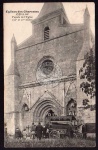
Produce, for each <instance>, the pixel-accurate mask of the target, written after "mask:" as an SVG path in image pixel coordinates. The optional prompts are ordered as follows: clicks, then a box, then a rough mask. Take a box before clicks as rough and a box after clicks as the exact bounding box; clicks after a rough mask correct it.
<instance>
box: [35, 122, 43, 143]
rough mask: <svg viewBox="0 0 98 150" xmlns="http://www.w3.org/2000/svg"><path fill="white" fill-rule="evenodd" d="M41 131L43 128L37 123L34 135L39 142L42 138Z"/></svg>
mask: <svg viewBox="0 0 98 150" xmlns="http://www.w3.org/2000/svg"><path fill="white" fill-rule="evenodd" d="M42 131H43V127H42V125H41V123H40V122H39V124H38V125H37V126H36V135H37V138H38V139H39V140H41V138H42Z"/></svg>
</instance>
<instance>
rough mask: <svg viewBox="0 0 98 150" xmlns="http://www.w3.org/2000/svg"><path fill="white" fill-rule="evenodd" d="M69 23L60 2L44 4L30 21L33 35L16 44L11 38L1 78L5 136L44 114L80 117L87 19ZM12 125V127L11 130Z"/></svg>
mask: <svg viewBox="0 0 98 150" xmlns="http://www.w3.org/2000/svg"><path fill="white" fill-rule="evenodd" d="M83 18H84V22H83V23H82V24H71V23H70V22H69V19H68V17H67V15H66V12H65V10H64V7H63V4H62V3H45V4H44V5H43V7H42V9H41V12H40V13H39V15H38V17H37V18H36V19H34V20H33V21H32V22H31V23H32V35H31V36H30V37H29V38H27V39H26V40H25V41H23V42H22V43H21V44H19V45H17V42H16V39H15V37H14V36H13V37H12V40H11V64H10V67H9V69H8V71H7V73H6V75H5V81H6V82H5V83H6V86H5V93H6V98H5V107H4V109H5V120H6V122H7V126H8V132H9V133H14V132H15V128H16V127H19V128H20V129H21V130H22V129H24V128H25V127H27V126H28V125H31V124H32V122H34V123H35V124H37V123H38V122H39V121H40V122H41V123H42V124H45V123H46V122H47V116H51V115H52V116H53V115H54V116H63V115H74V116H76V117H77V116H79V108H80V107H81V105H82V100H83V94H80V93H81V89H80V78H79V68H80V67H81V66H82V64H83V61H84V55H85V54H86V52H87V51H89V49H90V46H91V37H92V33H91V30H90V15H89V11H88V8H86V9H85V12H84V16H83ZM10 126H11V128H10Z"/></svg>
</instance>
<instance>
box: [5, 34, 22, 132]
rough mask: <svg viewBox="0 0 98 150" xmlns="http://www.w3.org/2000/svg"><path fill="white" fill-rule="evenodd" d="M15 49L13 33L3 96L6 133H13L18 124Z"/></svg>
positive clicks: (17, 81) (17, 76) (17, 74)
mask: <svg viewBox="0 0 98 150" xmlns="http://www.w3.org/2000/svg"><path fill="white" fill-rule="evenodd" d="M16 49H17V43H16V39H15V37H14V35H13V37H12V39H11V64H10V66H9V68H8V70H7V73H6V74H5V98H4V113H5V118H4V119H5V122H6V123H7V128H8V133H10V134H14V133H15V127H16V126H18V122H17V120H18V119H17V118H16V116H17V113H18V112H17V111H16V110H17V109H16V108H17V105H18V101H19V97H18V83H19V72H18V69H17V63H16Z"/></svg>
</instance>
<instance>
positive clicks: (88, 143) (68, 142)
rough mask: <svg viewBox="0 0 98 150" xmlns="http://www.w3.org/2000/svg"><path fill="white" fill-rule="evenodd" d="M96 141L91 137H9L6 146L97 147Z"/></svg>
mask: <svg viewBox="0 0 98 150" xmlns="http://www.w3.org/2000/svg"><path fill="white" fill-rule="evenodd" d="M95 146H96V141H95V140H91V139H86V140H85V139H70V138H66V139H41V141H38V140H37V139H35V140H30V139H28V140H24V139H19V140H17V139H7V140H5V142H4V147H5V148H15V147H16V148H18V147H22V148H32V147H95Z"/></svg>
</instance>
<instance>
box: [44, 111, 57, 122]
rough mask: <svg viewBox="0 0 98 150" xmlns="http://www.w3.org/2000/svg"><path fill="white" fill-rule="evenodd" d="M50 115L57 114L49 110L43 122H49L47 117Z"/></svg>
mask: <svg viewBox="0 0 98 150" xmlns="http://www.w3.org/2000/svg"><path fill="white" fill-rule="evenodd" d="M52 116H57V114H56V113H55V112H54V111H53V110H51V109H50V110H49V111H48V112H47V114H46V116H45V118H44V124H47V123H48V122H49V118H50V117H52Z"/></svg>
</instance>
